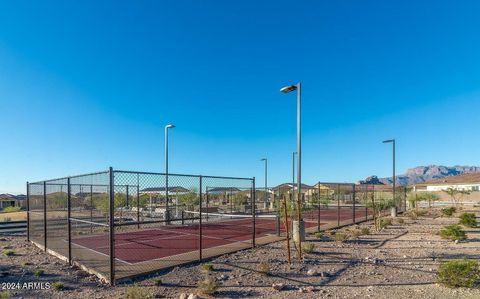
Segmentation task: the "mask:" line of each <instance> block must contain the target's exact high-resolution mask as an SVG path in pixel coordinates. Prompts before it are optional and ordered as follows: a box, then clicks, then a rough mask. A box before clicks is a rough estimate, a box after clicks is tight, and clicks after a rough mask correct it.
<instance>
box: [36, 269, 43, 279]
mask: <svg viewBox="0 0 480 299" xmlns="http://www.w3.org/2000/svg"><path fill="white" fill-rule="evenodd" d="M43 274H45V271H43V270H42V269H38V270H36V271H35V272H34V273H33V275H35V277H40V276H43Z"/></svg>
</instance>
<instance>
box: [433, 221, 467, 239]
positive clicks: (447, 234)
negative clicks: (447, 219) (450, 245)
mask: <svg viewBox="0 0 480 299" xmlns="http://www.w3.org/2000/svg"><path fill="white" fill-rule="evenodd" d="M440 236H441V237H442V239H448V240H452V241H456V240H458V241H462V240H465V239H467V234H466V233H465V231H464V230H463V228H462V227H461V226H459V225H456V224H453V225H447V226H445V227H443V228H442V229H441V230H440Z"/></svg>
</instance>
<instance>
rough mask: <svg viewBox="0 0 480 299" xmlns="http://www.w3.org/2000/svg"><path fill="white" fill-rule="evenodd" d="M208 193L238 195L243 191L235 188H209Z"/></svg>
mask: <svg viewBox="0 0 480 299" xmlns="http://www.w3.org/2000/svg"><path fill="white" fill-rule="evenodd" d="M206 192H207V193H208V194H214V195H222V194H237V193H239V192H241V190H240V189H238V188H235V187H207V190H206Z"/></svg>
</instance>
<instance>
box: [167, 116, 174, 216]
mask: <svg viewBox="0 0 480 299" xmlns="http://www.w3.org/2000/svg"><path fill="white" fill-rule="evenodd" d="M173 128H175V126H174V125H172V124H170V125H166V126H165V220H166V221H167V223H169V221H170V210H169V209H168V129H173Z"/></svg>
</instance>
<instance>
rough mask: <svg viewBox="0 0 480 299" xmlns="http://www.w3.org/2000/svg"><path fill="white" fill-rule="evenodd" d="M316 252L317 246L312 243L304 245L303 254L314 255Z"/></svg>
mask: <svg viewBox="0 0 480 299" xmlns="http://www.w3.org/2000/svg"><path fill="white" fill-rule="evenodd" d="M314 250H315V244H314V243H312V242H305V243H303V252H305V253H312V252H313V251H314Z"/></svg>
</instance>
